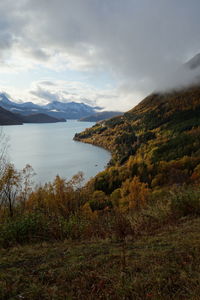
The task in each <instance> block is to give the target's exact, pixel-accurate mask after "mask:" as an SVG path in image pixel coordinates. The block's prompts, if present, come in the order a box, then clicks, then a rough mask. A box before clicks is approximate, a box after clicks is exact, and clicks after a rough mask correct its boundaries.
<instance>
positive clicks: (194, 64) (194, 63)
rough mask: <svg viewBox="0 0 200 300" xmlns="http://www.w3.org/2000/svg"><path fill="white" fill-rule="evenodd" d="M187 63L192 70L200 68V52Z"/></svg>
mask: <svg viewBox="0 0 200 300" xmlns="http://www.w3.org/2000/svg"><path fill="white" fill-rule="evenodd" d="M185 65H186V66H187V67H188V68H189V69H191V70H194V69H196V68H198V67H199V66H200V53H198V54H196V55H195V56H194V57H193V58H191V59H190V60H189V61H188V62H186V64H185Z"/></svg>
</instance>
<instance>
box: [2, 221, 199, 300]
mask: <svg viewBox="0 0 200 300" xmlns="http://www.w3.org/2000/svg"><path fill="white" fill-rule="evenodd" d="M199 228H200V218H194V219H185V220H182V221H181V222H180V223H179V225H176V226H175V225H174V226H169V227H167V228H165V229H163V230H162V231H160V232H158V233H157V234H156V235H154V236H149V237H148V236H143V237H142V238H140V239H139V240H137V241H135V242H134V241H128V242H127V243H126V245H125V255H124V254H123V253H124V252H123V250H122V249H123V248H122V245H121V244H120V243H117V242H110V241H98V242H95V241H94V242H88V243H87V242H84V243H78V242H77V243H74V242H73V243H72V242H68V241H66V242H62V243H60V242H59V243H54V244H48V243H42V244H37V245H33V246H32V245H31V246H30V245H29V246H23V247H21V246H20V247H15V248H11V249H9V250H0V299H2V300H3V299H37V300H38V299H142V300H143V299H156V300H159V299H170V300H171V299H176V300H177V299H181V300H184V299H199V295H200V275H199V274H200V255H199V254H200V234H199Z"/></svg>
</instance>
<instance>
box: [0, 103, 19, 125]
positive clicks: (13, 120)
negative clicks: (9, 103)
mask: <svg viewBox="0 0 200 300" xmlns="http://www.w3.org/2000/svg"><path fill="white" fill-rule="evenodd" d="M22 124H23V122H22V120H21V118H20V117H18V116H17V115H15V114H13V113H12V112H10V111H7V110H6V109H4V108H2V107H0V125H22Z"/></svg>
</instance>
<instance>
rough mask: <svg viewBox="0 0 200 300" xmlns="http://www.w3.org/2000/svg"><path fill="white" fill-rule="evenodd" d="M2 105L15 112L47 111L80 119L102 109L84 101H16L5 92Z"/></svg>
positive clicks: (50, 114)
mask: <svg viewBox="0 0 200 300" xmlns="http://www.w3.org/2000/svg"><path fill="white" fill-rule="evenodd" d="M0 106H1V107H3V108H5V109H7V110H9V111H11V112H15V113H17V112H18V113H20V114H22V115H30V114H33V113H45V114H48V115H49V116H53V117H56V118H65V119H80V118H83V117H86V116H88V115H91V114H93V113H95V112H96V111H97V109H100V108H98V107H92V106H89V105H87V104H84V103H76V102H68V103H64V102H59V101H53V102H50V103H49V104H47V105H43V106H42V105H37V104H34V103H32V102H24V103H15V102H13V101H11V100H10V99H9V98H8V96H7V95H6V94H4V93H1V94H0Z"/></svg>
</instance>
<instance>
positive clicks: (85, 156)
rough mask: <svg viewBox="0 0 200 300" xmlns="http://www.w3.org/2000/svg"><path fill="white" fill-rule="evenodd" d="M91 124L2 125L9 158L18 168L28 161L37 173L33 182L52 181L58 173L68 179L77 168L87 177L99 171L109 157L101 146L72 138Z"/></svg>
mask: <svg viewBox="0 0 200 300" xmlns="http://www.w3.org/2000/svg"><path fill="white" fill-rule="evenodd" d="M93 125H94V123H91V122H78V121H75V120H69V121H67V122H66V123H64V122H63V123H51V124H24V125H15V126H4V127H3V132H4V133H5V134H6V136H7V137H8V138H9V149H8V154H9V160H10V162H12V163H14V165H15V167H16V168H17V169H22V168H23V167H24V166H25V165H26V164H30V165H31V166H32V167H33V169H34V171H35V172H36V173H37V175H36V176H35V178H34V181H35V183H41V184H43V183H45V182H48V181H52V180H53V179H54V178H55V176H56V175H57V174H58V175H60V176H61V177H64V178H66V179H70V178H71V177H72V176H73V175H74V174H76V173H77V172H79V171H82V172H83V173H84V178H85V180H88V179H89V178H90V177H92V176H95V175H96V174H97V173H98V172H100V171H102V170H103V169H104V168H105V167H106V165H107V163H108V162H109V160H110V158H111V155H110V153H109V152H108V151H106V150H104V149H102V148H99V147H96V146H93V145H89V144H85V143H81V142H76V141H73V137H74V135H75V133H76V132H81V131H83V130H84V129H85V128H88V127H91V126H93Z"/></svg>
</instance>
